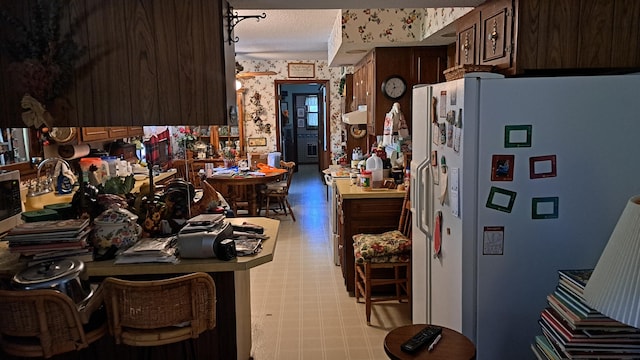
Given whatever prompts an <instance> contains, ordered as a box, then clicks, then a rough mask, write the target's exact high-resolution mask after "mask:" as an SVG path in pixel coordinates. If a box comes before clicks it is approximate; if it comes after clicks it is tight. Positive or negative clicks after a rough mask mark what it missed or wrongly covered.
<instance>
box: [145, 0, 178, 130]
mask: <svg viewBox="0 0 640 360" xmlns="http://www.w3.org/2000/svg"><path fill="white" fill-rule="evenodd" d="M175 14H176V7H175V3H174V0H161V1H155V2H154V7H153V20H154V30H155V32H156V33H155V41H156V50H157V51H158V54H162V56H158V58H157V59H156V65H157V71H156V76H157V77H158V78H157V79H158V109H159V114H158V118H157V119H151V121H155V124H167V123H171V121H177V120H176V119H180V114H181V113H182V108H181V107H180V86H179V84H180V76H179V72H178V71H177V70H178V41H177V38H176V17H175ZM147 125H150V124H147Z"/></svg>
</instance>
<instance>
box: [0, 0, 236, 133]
mask: <svg viewBox="0 0 640 360" xmlns="http://www.w3.org/2000/svg"><path fill="white" fill-rule="evenodd" d="M16 3H19V4H16ZM34 3H35V1H34V0H25V1H20V2H16V1H12V0H0V6H1V7H2V8H3V9H7V10H8V11H10V12H12V13H14V14H17V15H19V16H21V17H23V18H25V16H28V14H29V11H28V8H29V7H30V6H33V4H34ZM66 4H67V8H66V10H67V11H66V13H65V15H66V18H65V19H64V21H65V22H64V24H63V28H68V26H69V25H70V24H71V23H70V21H71V19H80V20H81V21H80V22H79V23H78V25H79V27H78V28H77V30H76V34H75V39H76V41H77V42H78V43H79V44H82V45H84V46H86V47H87V49H88V52H87V54H86V55H85V57H84V58H83V59H82V61H81V62H80V63H79V64H78V71H76V76H75V86H74V88H73V89H72V90H71V91H70V92H69V94H68V95H67V97H68V98H69V100H70V102H71V104H72V106H73V108H72V110H71V112H70V113H69V117H68V119H66V120H62V119H59V120H58V121H57V122H56V126H112V125H119V126H132V125H165V124H173V125H179V124H194V125H210V124H225V123H226V121H227V114H228V109H229V107H230V106H233V105H234V104H235V89H234V81H233V80H234V71H235V70H234V64H235V62H234V46H233V44H228V42H227V33H226V30H225V29H226V17H225V14H226V7H227V6H228V4H227V3H226V1H223V0H214V1H211V0H110V1H102V0H69V1H67V2H66ZM2 30H5V29H2ZM9 30H10V29H9ZM3 33H5V34H6V35H5V36H11V31H7V32H5V31H3ZM2 36H3V35H1V34H0V37H2ZM7 64H8V59H6V57H3V58H2V59H0V65H1V66H2V70H3V73H2V75H3V81H1V82H0V83H2V84H3V85H2V87H0V105H2V109H0V124H1V125H2V126H9V125H16V122H15V118H16V115H19V113H20V109H19V108H18V107H19V98H20V97H21V94H19V93H18V92H17V91H16V89H15V87H14V86H13V85H9V84H10V83H9V82H8V81H4V76H5V71H4V70H5V69H6V65H7ZM19 124H21V121H19V119H18V122H17V125H19Z"/></svg>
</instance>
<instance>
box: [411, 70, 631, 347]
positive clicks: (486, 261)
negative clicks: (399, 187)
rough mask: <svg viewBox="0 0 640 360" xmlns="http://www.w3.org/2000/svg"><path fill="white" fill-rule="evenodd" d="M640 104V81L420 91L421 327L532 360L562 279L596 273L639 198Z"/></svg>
mask: <svg viewBox="0 0 640 360" xmlns="http://www.w3.org/2000/svg"><path fill="white" fill-rule="evenodd" d="M639 93H640V75H624V76H590V77H545V78H542V77H536V78H503V77H501V76H499V75H495V74H467V77H465V78H464V79H460V80H456V81H451V82H447V83H442V84H436V85H431V86H416V87H415V88H414V89H413V98H412V104H413V105H412V121H413V124H412V128H411V131H412V139H413V145H412V152H413V153H412V161H411V200H412V208H413V209H412V210H413V219H412V220H413V257H412V261H413V263H412V274H413V289H412V290H413V299H412V300H413V303H412V311H413V312H412V314H413V315H412V316H413V322H414V323H431V324H438V325H442V326H445V327H449V328H452V329H454V330H457V331H460V332H462V333H463V334H464V335H466V336H467V337H469V339H471V341H473V343H474V344H475V345H476V350H477V359H478V360H502V359H534V355H533V354H532V353H531V350H530V344H531V342H533V341H534V336H535V335H538V334H541V330H540V327H539V325H538V322H537V321H538V318H539V316H540V312H541V311H542V310H543V309H544V308H545V306H546V296H547V295H548V294H549V293H551V292H552V291H553V290H554V288H555V286H556V285H557V282H558V273H557V271H558V270H561V269H581V268H593V267H594V266H595V264H596V262H597V260H598V258H599V256H600V253H601V251H602V250H603V248H604V246H605V244H606V242H607V240H608V238H609V235H610V234H611V231H612V230H613V228H614V226H615V224H616V222H617V219H618V217H619V216H620V214H621V212H622V210H623V208H624V206H625V204H626V203H627V200H628V199H629V198H630V197H631V196H632V195H635V194H640V161H639V159H638V156H639V155H640V96H639V95H638V94H639ZM461 112H462V116H460V113H461ZM445 171H446V172H445ZM445 190H446V191H445ZM437 247H439V253H438V254H436V251H437V249H436V248H437ZM444 340H445V339H443V341H444Z"/></svg>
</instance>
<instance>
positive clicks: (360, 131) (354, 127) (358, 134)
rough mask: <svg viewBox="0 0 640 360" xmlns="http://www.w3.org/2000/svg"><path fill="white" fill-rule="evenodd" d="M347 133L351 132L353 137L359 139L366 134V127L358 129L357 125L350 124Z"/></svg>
mask: <svg viewBox="0 0 640 360" xmlns="http://www.w3.org/2000/svg"><path fill="white" fill-rule="evenodd" d="M349 134H351V136H353V137H354V138H355V139H361V138H363V137H364V136H365V135H367V129H360V128H358V126H357V125H351V127H350V128H349Z"/></svg>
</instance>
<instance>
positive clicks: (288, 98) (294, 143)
mask: <svg viewBox="0 0 640 360" xmlns="http://www.w3.org/2000/svg"><path fill="white" fill-rule="evenodd" d="M328 86H329V80H276V81H275V91H276V96H275V98H276V99H278V101H277V102H276V113H277V114H278V118H277V121H276V141H277V142H278V148H279V149H280V150H279V151H280V152H281V153H282V159H283V160H285V161H294V162H295V163H296V164H315V165H316V166H317V167H318V170H319V171H320V170H322V169H324V168H326V167H328V164H329V156H330V149H329V142H330V140H329V139H330V131H331V129H330V122H329V118H328V114H329V111H328V109H329V108H330V104H329V101H328V99H329V96H328Z"/></svg>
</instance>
